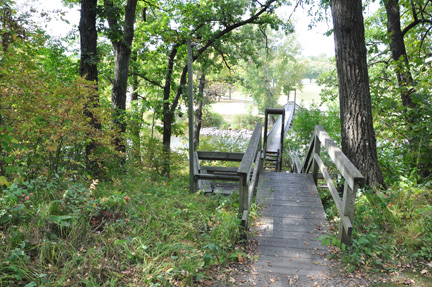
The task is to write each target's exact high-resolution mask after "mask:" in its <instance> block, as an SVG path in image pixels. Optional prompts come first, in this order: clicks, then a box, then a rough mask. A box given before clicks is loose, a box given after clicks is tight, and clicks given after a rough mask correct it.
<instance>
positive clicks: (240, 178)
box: [194, 123, 263, 230]
mask: <svg viewBox="0 0 432 287" xmlns="http://www.w3.org/2000/svg"><path fill="white" fill-rule="evenodd" d="M200 160H214V161H237V162H238V161H240V166H239V167H238V168H232V167H218V166H205V167H204V166H203V167H201V166H200V163H199V161H200ZM194 161H195V164H194V185H195V189H196V190H197V189H199V190H206V189H209V188H210V186H209V184H208V181H235V182H238V183H239V216H240V217H241V220H242V221H241V225H242V226H243V227H244V229H245V230H247V229H248V218H249V210H250V206H251V203H252V196H253V193H254V190H255V188H256V186H257V184H258V178H259V174H260V172H261V170H262V165H263V153H262V124H261V123H258V124H257V125H256V126H255V130H254V132H253V134H252V137H251V138H250V141H249V144H248V146H247V148H246V152H245V153H230V152H207V151H198V152H195V156H194ZM208 191H210V190H208Z"/></svg>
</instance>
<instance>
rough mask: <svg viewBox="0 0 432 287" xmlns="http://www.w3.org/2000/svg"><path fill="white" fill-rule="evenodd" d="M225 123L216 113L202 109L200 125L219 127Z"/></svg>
mask: <svg viewBox="0 0 432 287" xmlns="http://www.w3.org/2000/svg"><path fill="white" fill-rule="evenodd" d="M224 123H225V120H224V118H223V117H222V116H221V115H220V114H218V113H214V112H212V111H211V110H208V109H204V111H203V119H202V127H204V128H208V127H216V128H221V127H222V126H223V124H224Z"/></svg>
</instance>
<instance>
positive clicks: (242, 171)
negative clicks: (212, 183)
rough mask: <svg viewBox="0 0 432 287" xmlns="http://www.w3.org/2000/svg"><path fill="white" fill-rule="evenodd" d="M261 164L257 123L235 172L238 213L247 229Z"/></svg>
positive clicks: (260, 130) (260, 141)
mask: <svg viewBox="0 0 432 287" xmlns="http://www.w3.org/2000/svg"><path fill="white" fill-rule="evenodd" d="M262 166H263V151H262V124H261V123H258V124H257V125H256V126H255V130H254V132H253V134H252V137H251V139H250V141H249V144H248V146H247V149H246V152H245V153H244V156H243V160H242V161H241V163H240V166H239V168H238V171H237V174H238V176H239V197H240V202H239V213H240V215H241V219H242V221H241V225H242V226H243V227H244V228H245V230H247V229H248V221H249V220H248V219H249V210H250V206H251V203H252V196H253V193H254V190H255V188H256V186H257V184H258V178H259V174H260V172H261V170H262Z"/></svg>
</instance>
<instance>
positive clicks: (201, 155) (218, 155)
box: [197, 151, 244, 161]
mask: <svg viewBox="0 0 432 287" xmlns="http://www.w3.org/2000/svg"><path fill="white" fill-rule="evenodd" d="M197 153H198V159H199V160H220V161H242V159H243V155H244V153H241V152H218V151H198V152H197Z"/></svg>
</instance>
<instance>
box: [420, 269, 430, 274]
mask: <svg viewBox="0 0 432 287" xmlns="http://www.w3.org/2000/svg"><path fill="white" fill-rule="evenodd" d="M427 273H429V271H427V270H426V269H423V270H422V271H420V274H422V275H425V274H427Z"/></svg>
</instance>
